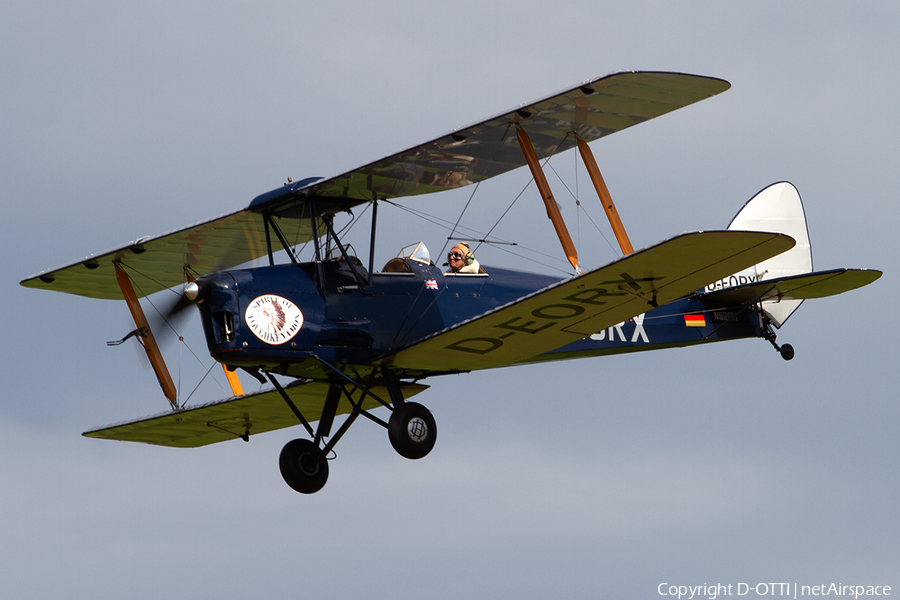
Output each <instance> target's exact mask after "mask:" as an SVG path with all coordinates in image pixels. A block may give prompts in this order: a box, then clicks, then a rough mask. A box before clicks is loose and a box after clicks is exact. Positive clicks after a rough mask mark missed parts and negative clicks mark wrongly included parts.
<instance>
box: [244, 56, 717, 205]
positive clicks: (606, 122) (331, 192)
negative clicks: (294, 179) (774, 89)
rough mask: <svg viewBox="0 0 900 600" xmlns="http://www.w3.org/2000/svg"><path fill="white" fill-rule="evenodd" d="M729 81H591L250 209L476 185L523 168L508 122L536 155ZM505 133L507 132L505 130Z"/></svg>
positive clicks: (673, 77)
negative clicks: (519, 128)
mask: <svg viewBox="0 0 900 600" xmlns="http://www.w3.org/2000/svg"><path fill="white" fill-rule="evenodd" d="M729 87H731V84H730V83H728V82H727V81H724V80H722V79H715V78H712V77H701V76H698V75H687V74H684V73H663V72H626V73H615V74H612V75H606V76H604V77H597V78H595V79H592V80H590V81H585V82H584V83H582V84H580V85H578V86H575V87H573V88H570V89H567V90H564V91H561V92H558V93H556V94H553V95H552V96H548V97H547V98H543V99H541V100H538V101H536V102H532V103H530V104H524V105H522V106H520V107H518V108H516V109H514V110H511V111H508V112H504V113H501V114H499V115H496V116H493V117H491V118H489V119H485V120H483V121H479V122H477V123H474V124H472V125H469V126H467V127H461V128H459V129H455V130H454V131H451V132H449V133H447V134H445V135H443V136H441V137H439V138H435V139H432V140H429V141H427V142H425V143H423V144H420V145H418V146H414V147H412V148H409V149H407V150H404V151H402V152H398V153H396V154H392V155H391V156H387V157H385V158H383V159H381V160H377V161H374V162H371V163H369V164H366V165H363V166H361V167H359V168H357V169H354V170H352V171H348V172H346V173H342V174H340V175H335V176H333V177H329V178H327V179H323V180H319V181H316V182H315V183H312V184H308V185H305V186H304V185H298V186H295V187H294V188H293V189H292V190H288V189H284V190H275V191H274V192H271V193H270V194H265V195H263V196H260V197H259V198H257V199H256V200H255V201H254V204H253V205H251V207H255V208H263V207H265V208H266V209H268V210H272V211H274V212H275V213H276V214H281V213H282V212H283V213H285V214H287V213H289V212H290V211H291V210H293V209H294V208H295V207H296V206H297V204H298V202H302V200H303V198H305V197H307V196H315V197H319V198H323V197H327V198H330V199H343V200H350V201H351V204H358V203H359V202H366V201H370V200H372V199H374V198H376V197H377V198H379V199H382V198H396V197H399V196H412V195H416V194H428V193H431V192H438V191H441V190H446V189H452V188H458V187H462V186H465V185H469V184H472V183H477V182H479V181H482V180H484V179H488V178H489V177H494V176H496V175H500V174H501V173H505V172H507V171H510V170H512V169H515V168H518V167H521V166H523V165H525V164H526V163H525V158H524V156H523V154H522V151H521V150H520V149H519V144H518V141H517V140H516V135H515V131H514V128H515V125H516V124H520V125H521V126H522V127H523V128H524V129H525V130H526V131H527V132H528V134H529V136H530V137H531V141H532V144H533V145H534V148H535V151H536V152H538V153H539V154H540V155H543V156H544V157H548V156H551V155H553V154H556V153H558V152H563V151H565V150H568V149H570V148H572V147H574V145H575V143H576V142H575V137H574V136H573V135H572V134H578V135H579V136H580V137H581V138H583V139H584V140H585V141H587V142H590V141H593V140H596V139H598V138H601V137H603V136H606V135H609V134H611V133H615V132H617V131H621V130H623V129H626V128H628V127H631V126H632V125H637V124H638V123H643V122H644V121H647V120H649V119H652V118H654V117H658V116H660V115H664V114H666V113H667V112H671V111H673V110H675V109H676V108H682V107H684V106H687V105H689V104H693V103H694V102H698V101H700V100H703V99H705V98H709V97H710V96H714V95H716V94H719V93H721V92H724V91H725V90H727V89H728V88H729ZM511 128H513V130H512V131H511Z"/></svg>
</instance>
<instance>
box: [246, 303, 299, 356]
mask: <svg viewBox="0 0 900 600" xmlns="http://www.w3.org/2000/svg"><path fill="white" fill-rule="evenodd" d="M244 321H246V322H247V326H248V327H250V331H252V332H253V334H254V335H255V336H256V337H258V338H259V339H261V340H262V341H264V342H265V343H267V344H272V345H278V344H283V343H285V342H287V341H288V340H290V339H291V338H292V337H294V336H295V335H297V332H298V331H300V328H301V327H302V326H303V313H302V312H300V309H299V308H297V305H296V304H294V303H293V302H291V301H290V300H286V299H285V298H282V297H281V296H275V295H273V294H266V295H265V296H259V297H258V298H256V299H255V300H254V301H253V302H251V303H250V306H248V307H247V310H246V312H245V313H244Z"/></svg>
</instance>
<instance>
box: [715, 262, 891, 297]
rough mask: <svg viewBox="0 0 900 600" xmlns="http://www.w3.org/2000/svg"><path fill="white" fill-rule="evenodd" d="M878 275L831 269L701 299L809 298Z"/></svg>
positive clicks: (830, 293)
mask: <svg viewBox="0 0 900 600" xmlns="http://www.w3.org/2000/svg"><path fill="white" fill-rule="evenodd" d="M879 277H881V271H877V270H875V269H832V270H830V271H816V272H815V273H806V274H803V275H793V276H790V277H780V278H778V279H768V280H765V281H760V282H757V283H749V284H745V285H739V286H735V287H730V288H726V289H724V290H719V291H716V292H710V293H708V294H704V295H703V297H704V299H707V300H711V301H713V302H722V303H726V304H747V303H750V302H763V301H769V302H780V301H782V300H811V299H813V298H826V297H828V296H835V295H837V294H843V293H844V292H849V291H850V290H855V289H856V288H860V287H863V286H865V285H869V284H870V283H872V282H873V281H875V280H876V279H878V278H879Z"/></svg>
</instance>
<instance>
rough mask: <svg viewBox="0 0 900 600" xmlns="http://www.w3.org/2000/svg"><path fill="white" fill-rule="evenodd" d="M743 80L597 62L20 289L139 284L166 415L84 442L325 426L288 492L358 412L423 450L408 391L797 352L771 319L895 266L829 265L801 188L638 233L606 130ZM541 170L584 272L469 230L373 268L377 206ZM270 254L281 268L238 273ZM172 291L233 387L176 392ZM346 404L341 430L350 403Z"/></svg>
mask: <svg viewBox="0 0 900 600" xmlns="http://www.w3.org/2000/svg"><path fill="white" fill-rule="evenodd" d="M729 87H730V84H729V83H728V82H726V81H723V80H721V79H716V78H710V77H701V76H696V75H688V74H682V73H666V72H622V73H615V74H612V75H607V76H604V77H599V78H596V79H592V80H590V81H585V82H583V83H581V84H579V85H577V86H575V87H572V88H571V89H567V90H565V91H562V92H559V93H557V94H554V95H551V96H549V97H546V98H543V99H541V100H538V101H536V102H532V103H529V104H525V105H522V106H520V107H518V108H516V109H514V110H511V111H507V112H504V113H502V114H499V115H496V116H493V117H491V118H488V119H485V120H482V121H479V122H477V123H475V124H473V125H470V126H468V127H462V128H459V129H456V130H454V131H452V132H450V133H448V134H446V135H443V136H441V137H438V138H435V139H432V140H430V141H428V142H425V143H423V144H420V145H418V146H415V147H412V148H408V149H406V150H403V151H401V152H398V153H396V154H392V155H390V156H387V157H385V158H382V159H380V160H376V161H374V162H371V163H369V164H366V165H364V166H361V167H359V168H357V169H353V170H351V171H348V172H345V173H341V174H339V175H335V176H332V177H327V178H318V177H312V178H307V179H303V180H301V181H297V182H289V183H288V184H286V185H283V186H281V187H279V188H277V189H274V190H272V191H270V192H268V193H264V194H262V195H260V196H258V197H257V198H255V199H254V200H252V201H251V202H250V203H249V204H248V205H247V206H246V207H245V208H243V209H241V210H238V211H236V212H232V213H229V214H226V215H224V216H222V217H218V218H215V219H212V220H209V221H206V222H203V223H200V224H197V225H192V226H190V227H186V228H184V229H180V230H178V231H174V232H171V233H167V234H164V235H161V236H157V237H151V238H142V239H139V240H137V241H135V242H132V243H129V244H127V245H124V246H122V247H120V248H116V249H114V250H111V251H108V252H104V253H101V254H97V255H92V256H90V257H88V258H86V259H83V260H80V261H77V262H74V263H71V264H68V265H66V266H63V267H60V268H56V269H50V270H46V271H42V272H41V273H38V274H37V275H34V276H32V277H29V278H27V279H25V280H24V281H22V282H21V284H22V285H23V286H26V287H30V288H38V289H45V290H54V291H58V292H65V293H69V294H76V295H80V296H86V297H89V298H101V299H118V300H122V299H124V300H125V304H126V305H127V307H128V309H129V310H130V312H131V314H132V317H133V318H134V321H135V329H134V330H133V331H132V332H131V333H130V334H129V335H128V336H126V338H128V337H131V338H133V339H134V340H135V341H136V342H137V343H139V344H140V345H141V346H142V347H143V349H144V350H145V351H146V354H147V356H148V358H149V361H150V363H151V365H152V366H153V369H154V371H155V374H156V377H157V379H158V381H159V384H160V387H161V388H162V391H163V393H164V395H165V396H166V398H167V399H168V401H169V403H170V406H169V407H168V409H167V410H166V411H165V412H162V413H159V414H155V415H152V416H149V417H144V418H140V419H135V420H132V421H128V422H123V423H118V424H115V425H110V426H106V427H100V428H97V429H92V430H90V431H87V432H85V433H84V435H85V436H87V437H92V438H102V439H111V440H126V441H133V442H144V443H148V444H157V445H163V446H175V447H197V446H203V445H206V444H212V443H215V442H223V441H227V440H232V439H243V440H244V441H247V440H249V439H250V437H252V436H254V435H257V434H260V433H264V432H267V431H272V430H276V429H281V428H285V427H289V426H292V425H300V426H302V427H303V429H304V430H305V432H306V434H307V437H302V438H300V439H296V440H293V441H291V442H288V443H287V444H286V445H285V446H284V448H283V450H282V452H281V456H280V461H279V463H280V468H281V473H282V475H283V477H284V479H285V481H286V482H287V484H288V485H289V486H290V487H291V488H293V489H294V490H296V491H298V492H302V493H313V492H316V491H318V490H319V489H321V488H322V486H323V485H324V484H325V482H326V480H327V478H328V471H329V469H328V467H329V459H330V458H331V457H332V456H333V449H334V447H335V444H337V443H338V441H339V440H340V439H341V438H342V436H343V435H344V434H345V433H346V432H347V430H348V429H349V428H350V426H351V425H352V424H353V423H354V422H355V421H356V420H357V418H358V417H360V416H362V417H365V418H367V419H369V420H371V421H373V422H375V423H377V424H379V425H381V426H383V427H384V428H385V429H387V431H388V438H389V440H390V443H391V445H392V446H393V447H394V449H396V451H397V452H398V453H400V454H401V455H402V456H404V457H407V458H411V459H418V458H422V457H424V456H425V455H427V454H428V453H429V451H430V450H431V449H432V447H433V446H434V443H435V440H436V436H437V428H436V424H435V420H434V418H433V417H432V415H431V412H430V411H429V410H428V409H426V408H425V407H424V406H423V405H421V404H419V403H417V402H412V401H410V400H409V399H410V398H411V397H412V396H414V395H417V394H419V393H420V392H422V391H423V390H425V389H426V388H427V387H428V386H427V385H425V384H423V383H422V382H423V381H425V380H427V379H429V378H431V377H435V376H438V375H447V374H454V373H465V372H468V371H474V370H480V369H494V368H499V367H507V366H510V365H524V364H528V363H537V362H546V361H555V360H566V359H575V358H586V357H596V356H603V355H608V354H613V353H622V352H636V351H643V350H653V349H659V348H672V347H682V346H690V345H694V344H702V343H707V342H719V341H725V340H734V339H742V338H762V339H764V340H767V341H769V342H770V343H771V344H772V345H773V346H774V348H775V349H776V350H777V351H778V352H780V354H781V356H782V357H783V358H784V359H786V360H790V359H791V358H792V357H793V354H794V350H793V348H792V347H791V346H790V345H787V344H785V345H779V344H777V343H776V336H775V331H776V330H777V329H779V328H780V327H781V326H782V325H783V324H784V323H785V321H787V319H788V317H790V316H791V314H792V313H793V312H794V311H795V310H797V308H798V307H799V305H800V304H801V303H802V302H803V301H804V300H807V299H812V298H821V297H825V296H831V295H835V294H840V293H842V292H846V291H849V290H852V289H855V288H858V287H861V286H864V285H867V284H869V283H872V282H873V281H875V280H876V279H878V278H879V277H880V276H881V272H880V271H877V270H868V269H845V268H839V269H830V270H825V271H814V270H813V266H812V253H811V248H810V243H809V236H808V233H807V227H806V218H805V214H804V209H803V206H802V204H801V201H800V196H799V194H798V192H797V190H796V189H795V188H794V187H793V186H792V185H791V184H790V183H786V182H781V183H776V184H774V185H771V186H769V187H767V188H765V189H763V190H762V191H761V192H759V193H758V194H757V195H756V196H754V197H753V198H752V199H751V200H750V201H749V202H747V203H746V204H745V205H744V206H743V208H742V209H741V210H740V211H739V212H738V214H737V216H735V217H734V219H733V220H732V221H731V223H730V225H728V227H727V229H724V230H721V231H698V232H692V233H683V234H680V235H677V236H675V237H672V238H670V239H667V240H665V241H663V242H660V243H658V244H655V245H651V246H648V247H645V248H643V249H639V250H634V249H633V248H632V246H631V241H630V239H629V238H628V235H627V233H626V231H625V228H624V227H623V225H622V223H621V220H620V219H619V216H618V213H617V211H616V208H615V205H614V204H613V202H612V198H611V197H610V194H609V191H608V190H607V188H606V185H605V183H604V181H603V178H602V176H601V174H600V170H599V168H598V167H597V164H596V161H595V159H594V157H593V154H592V151H591V148H590V146H589V145H588V143H589V142H592V141H594V140H596V139H598V138H601V137H604V136H607V135H610V134H612V133H615V132H617V131H621V130H623V129H626V128H628V127H631V126H632V125H637V124H638V123H641V122H643V121H647V120H649V119H653V118H655V117H658V116H661V115H664V114H666V113H668V112H671V111H673V110H675V109H678V108H681V107H684V106H687V105H689V104H693V103H695V102H698V101H700V100H703V99H705V98H709V97H711V96H714V95H716V94H719V93H721V92H724V91H725V90H727V89H728V88H729ZM575 147H577V148H578V152H579V153H580V157H581V159H582V161H583V164H584V166H585V168H586V170H587V172H588V174H589V175H590V178H591V181H592V183H593V187H594V188H595V189H596V192H597V194H598V195H599V198H600V202H601V204H602V205H603V207H604V209H605V211H606V213H607V216H608V217H609V220H610V224H611V226H612V229H613V231H614V233H615V236H616V238H617V240H618V242H619V245H620V247H621V250H622V257H621V258H619V259H617V260H614V261H613V262H611V263H609V264H606V265H604V266H601V267H598V268H592V269H584V270H583V269H582V268H581V265H580V264H579V261H578V253H577V249H576V248H575V245H574V243H573V242H572V239H571V237H570V235H569V233H568V231H567V228H566V224H565V222H564V221H563V218H562V216H561V213H560V210H559V206H558V205H557V202H556V200H555V198H554V196H553V194H552V191H551V189H550V186H549V183H548V181H547V178H546V176H545V175H544V172H543V167H542V164H541V159H544V160H546V159H549V157H551V156H553V155H555V154H558V153H561V152H565V151H566V150H570V149H574V148H575ZM525 165H527V166H528V167H529V169H530V170H531V172H532V175H533V178H534V182H535V184H536V187H537V189H538V190H539V193H540V196H541V199H542V201H543V209H544V210H545V211H546V214H547V216H548V217H549V219H550V221H551V223H552V225H553V227H554V228H555V230H556V233H557V235H558V237H559V240H560V243H561V245H562V251H563V253H564V254H565V257H566V259H567V260H568V263H569V264H570V265H571V271H570V272H571V275H570V276H567V277H565V278H563V279H560V278H559V277H552V276H548V275H544V274H537V273H527V272H522V271H516V270H511V269H508V268H503V267H502V266H493V265H490V266H489V265H479V264H478V262H477V261H476V260H475V259H474V254H473V251H472V249H471V247H470V246H469V245H468V244H465V243H463V244H457V245H455V246H453V249H452V251H451V253H450V255H448V259H449V264H450V267H451V268H450V269H449V270H447V271H445V270H444V269H443V268H442V267H441V266H439V265H438V264H436V262H435V259H434V257H432V255H431V254H430V252H429V250H428V248H427V247H426V246H425V244H423V243H421V242H420V243H416V244H412V245H410V246H406V247H404V248H403V249H401V250H400V252H399V253H398V254H397V256H396V257H395V258H393V259H391V260H390V261H388V262H387V264H385V265H383V266H381V265H375V264H374V254H375V248H376V242H377V238H376V231H377V229H378V227H377V225H378V218H377V214H378V207H379V203H382V204H384V203H389V202H391V201H393V200H396V199H398V198H409V199H410V200H408V201H409V202H411V203H414V204H417V205H419V206H427V205H428V204H429V203H433V202H436V201H439V199H440V198H441V197H442V195H441V192H444V191H447V190H451V189H458V188H462V187H465V186H477V184H478V183H479V182H482V181H484V180H486V179H488V178H491V177H495V176H498V175H501V174H503V173H506V172H507V171H511V170H513V169H516V168H518V167H520V166H525ZM472 189H475V188H472ZM414 196H415V197H416V198H413V197H414ZM353 209H356V210H357V211H359V210H365V209H368V210H370V211H371V218H372V225H371V233H370V234H369V249H368V250H369V251H368V255H367V256H366V257H360V256H357V255H356V252H355V251H354V249H353V248H352V246H350V245H348V244H347V243H346V242H345V240H344V239H342V233H341V232H340V231H338V230H337V227H336V225H335V217H336V216H339V215H340V216H343V215H344V214H351V215H352V210H353ZM540 210H541V209H539V208H536V209H535V214H536V215H537V214H539V211H540ZM482 241H487V242H490V240H482ZM301 247H303V248H304V249H305V250H306V252H308V254H309V255H308V257H307V258H303V257H301V252H300V251H299V249H300V248H301ZM441 254H443V249H442V250H441ZM257 259H263V261H265V262H267V264H264V266H255V267H250V268H247V267H246V266H244V267H243V268H242V267H241V266H242V265H247V264H248V263H250V262H251V261H254V260H257ZM276 259H277V260H276ZM438 262H440V261H438ZM376 267H380V268H376ZM163 290H173V291H174V292H175V293H177V295H178V297H179V298H180V300H179V303H178V306H179V307H180V306H190V305H194V306H196V307H197V309H198V310H199V313H200V316H201V321H202V324H203V331H204V333H205V338H206V343H207V345H208V348H209V353H210V355H211V357H212V358H213V359H214V360H215V361H217V362H219V363H221V364H222V365H223V367H224V370H225V373H226V376H227V378H228V381H229V383H230V384H231V388H232V393H233V396H231V397H228V398H225V399H223V400H218V401H214V402H208V403H203V404H198V405H186V403H184V402H181V403H180V402H179V396H178V390H177V389H176V386H175V385H174V383H173V379H172V377H171V375H170V373H169V370H168V368H167V366H166V363H165V361H164V359H163V357H162V354H161V352H160V350H159V347H158V344H157V341H156V338H155V337H154V331H153V330H152V329H151V327H150V325H149V322H148V319H147V316H146V315H145V314H144V310H143V307H142V305H141V302H140V300H139V299H140V298H141V297H144V296H148V295H150V294H154V293H156V292H160V291H163ZM173 310H174V309H173ZM236 371H243V372H245V373H249V374H250V375H252V376H253V377H254V378H256V379H257V380H259V381H260V382H261V384H262V385H261V387H260V390H259V391H258V392H251V393H244V391H243V389H242V386H241V383H240V381H239V379H238V378H237V376H236V373H235V372H236ZM279 378H281V379H279ZM288 379H289V380H291V381H290V382H289V383H284V381H286V380H288ZM379 407H381V408H384V409H386V410H387V411H389V416H387V415H384V416H386V417H387V420H385V419H383V418H381V417H380V416H379V414H381V411H379V414H376V413H375V409H378V408H379ZM344 414H346V415H347V417H346V418H345V419H344V420H343V422H342V423H341V424H340V426H338V427H337V428H336V430H335V431H334V432H332V429H333V425H334V422H335V417H336V416H338V415H344Z"/></svg>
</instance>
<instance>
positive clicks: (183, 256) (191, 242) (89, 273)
mask: <svg viewBox="0 0 900 600" xmlns="http://www.w3.org/2000/svg"><path fill="white" fill-rule="evenodd" d="M279 225H280V226H281V227H282V229H284V231H285V235H286V236H287V237H288V239H289V240H290V241H291V242H294V243H297V244H300V243H303V242H307V241H309V240H310V239H312V235H311V234H312V226H311V224H310V220H309V219H281V222H280V223H279ZM267 251H268V250H267V246H266V232H265V224H264V222H263V216H262V215H261V214H258V213H255V212H252V211H249V210H242V211H239V212H235V213H231V214H228V215H224V216H222V217H218V218H216V219H213V220H211V221H206V222H204V223H197V224H196V225H191V226H190V227H185V228H184V229H179V230H177V231H172V232H170V233H166V234H163V235H160V236H156V237H152V238H150V237H148V238H141V239H139V240H137V241H134V242H130V243H129V244H127V245H125V246H122V247H120V248H115V249H113V250H108V251H106V252H101V253H100V254H95V255H91V256H88V257H85V258H83V259H82V260H80V261H77V262H74V263H71V264H68V265H64V266H62V267H58V268H56V269H48V270H46V271H41V272H40V273H38V274H36V275H32V276H31V277H29V278H27V279H25V280H23V281H22V282H21V283H22V285H23V286H25V287H32V288H39V289H45V290H54V291H57V292H66V293H68V294H76V295H78V296H87V297H88V298H102V299H108V300H121V299H122V292H121V291H120V289H119V285H118V283H116V273H115V264H114V263H116V262H118V263H119V264H121V265H122V266H123V267H124V268H125V269H126V270H127V271H129V274H130V275H132V280H133V281H135V285H137V286H139V289H138V290H137V294H138V296H147V295H149V294H152V293H154V292H158V291H160V290H165V289H168V288H170V287H173V286H176V285H180V284H182V283H184V281H185V272H190V273H192V274H193V275H194V276H195V277H199V276H200V275H205V274H206V273H211V272H213V271H216V270H221V269H227V268H230V267H233V266H236V265H240V264H243V263H246V262H249V261H251V260H254V259H257V258H259V257H261V256H265V255H266V254H267ZM134 275H138V277H134Z"/></svg>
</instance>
